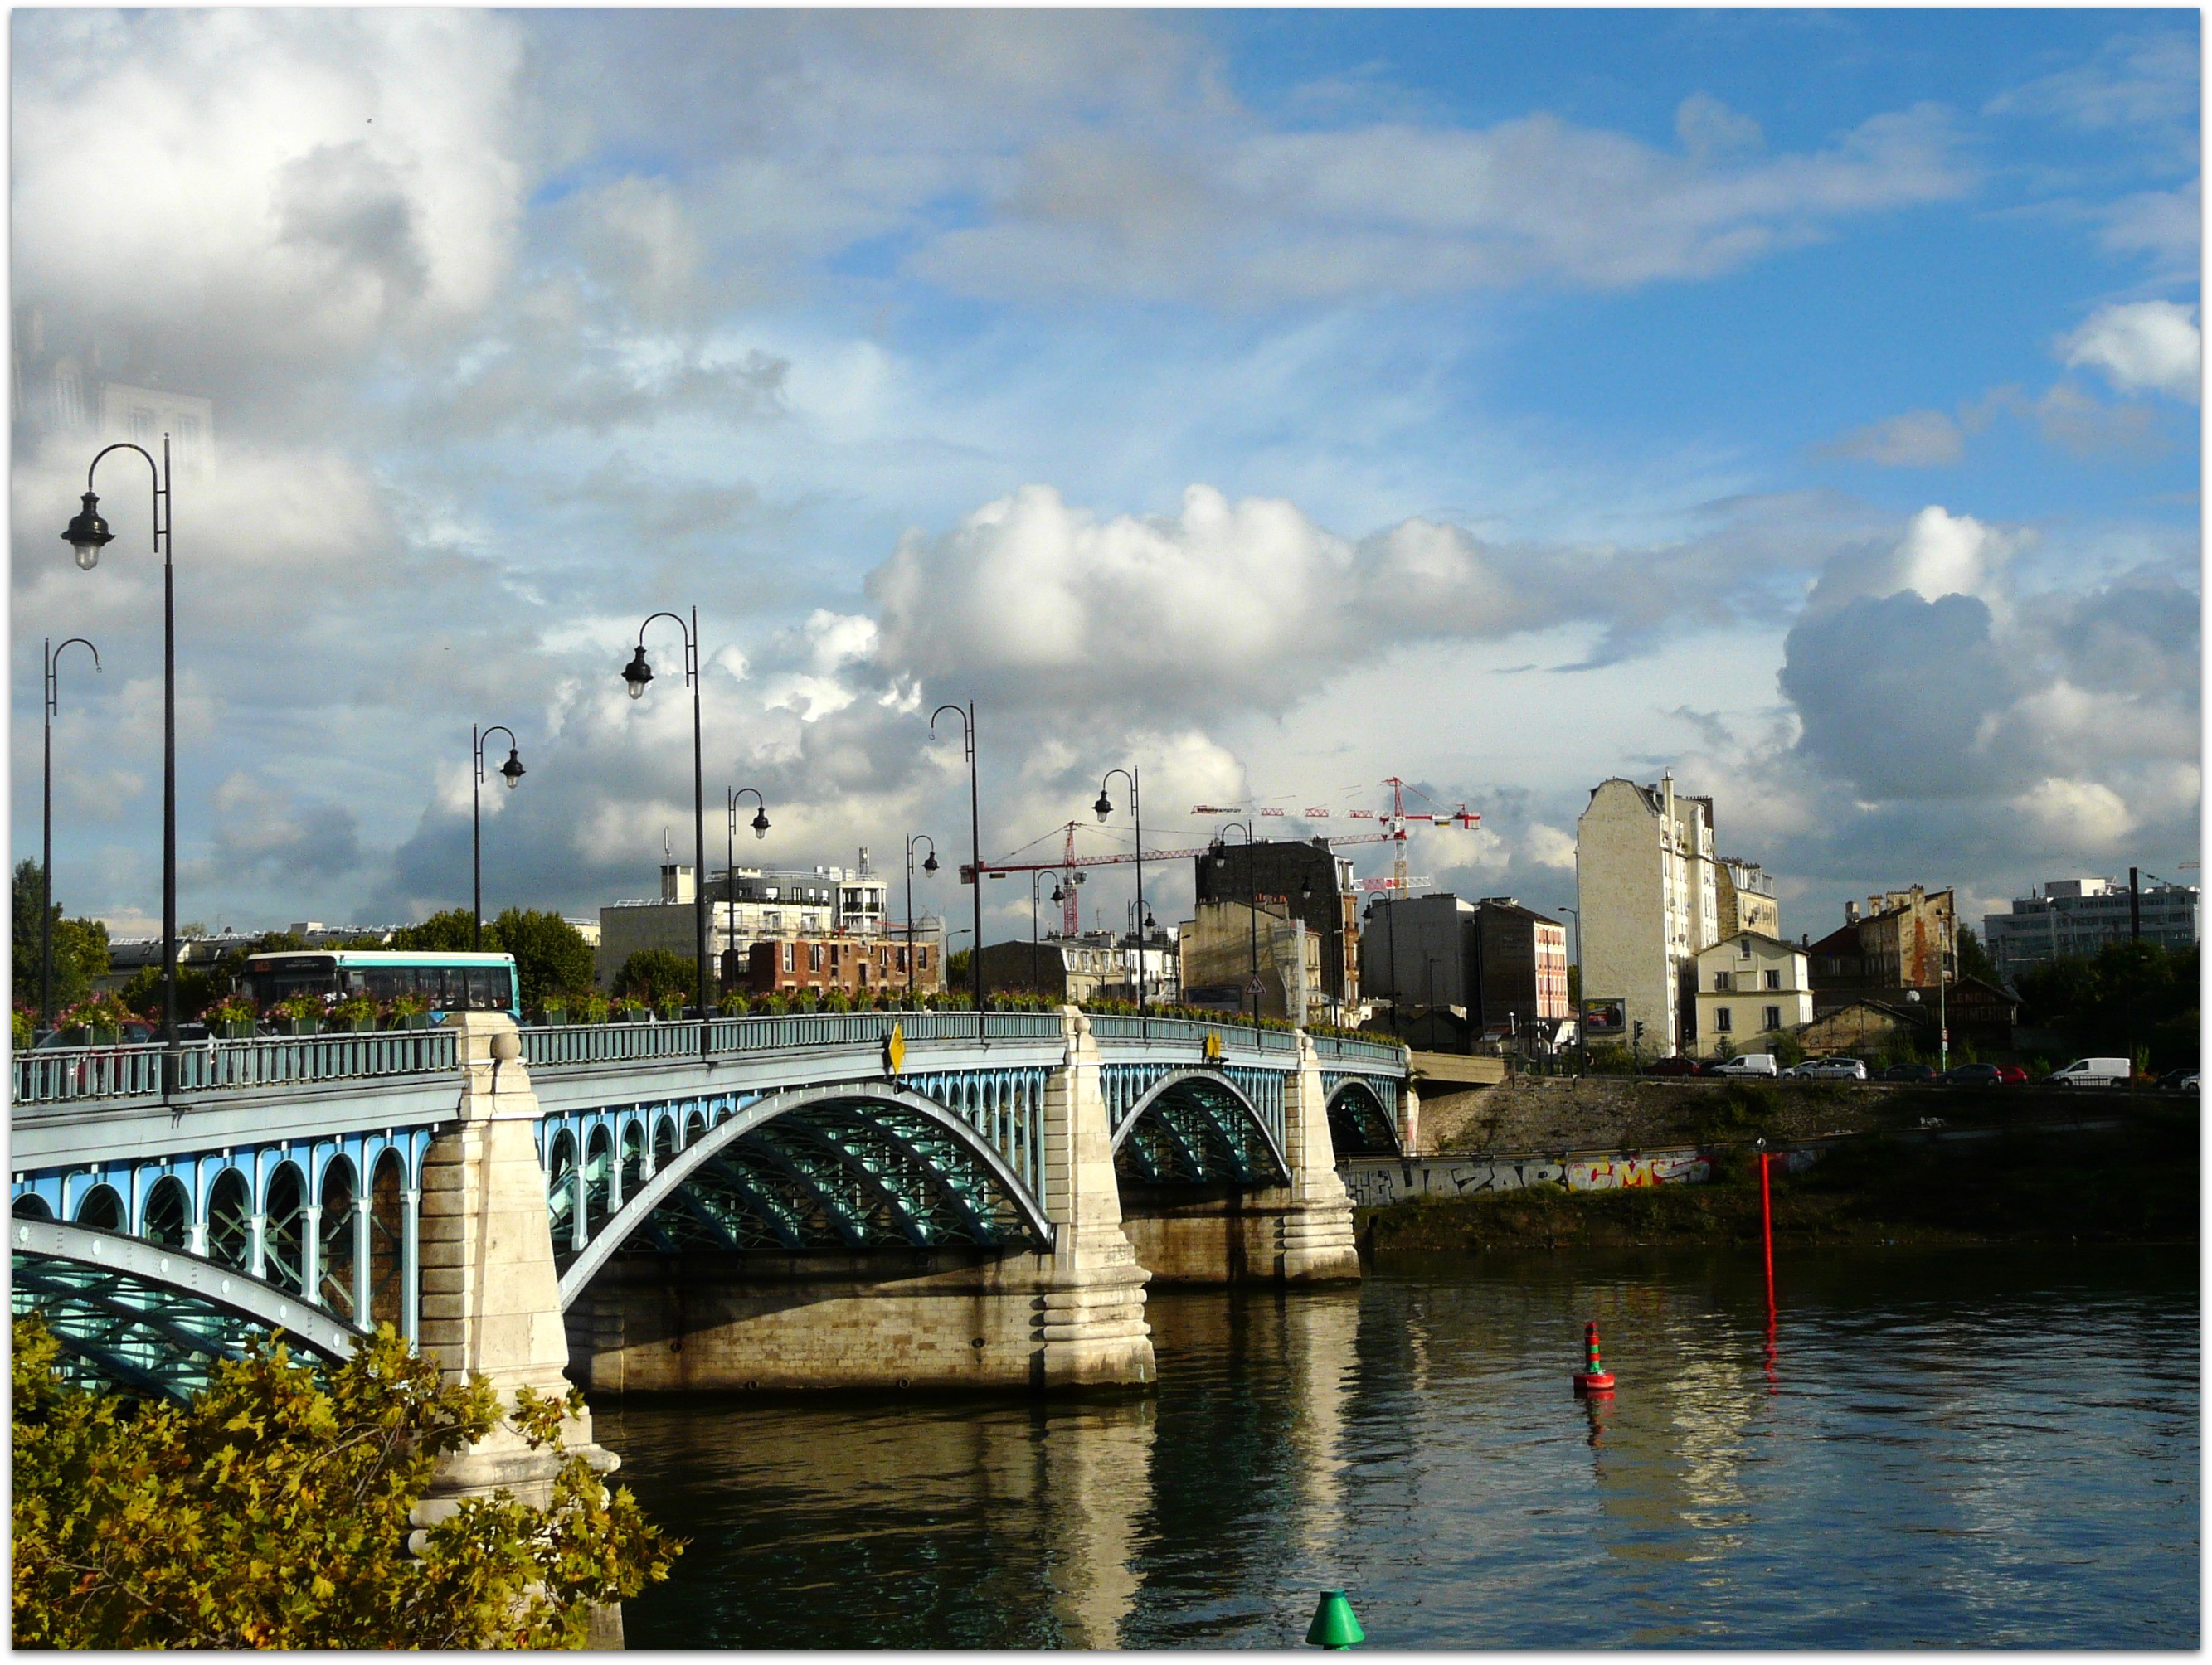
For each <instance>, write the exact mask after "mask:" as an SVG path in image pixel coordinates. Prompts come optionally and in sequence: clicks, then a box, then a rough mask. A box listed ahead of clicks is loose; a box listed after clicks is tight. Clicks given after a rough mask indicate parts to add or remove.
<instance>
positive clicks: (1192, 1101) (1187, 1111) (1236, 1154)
mask: <svg viewBox="0 0 2212 1665" xmlns="http://www.w3.org/2000/svg"><path fill="white" fill-rule="evenodd" d="M1114 1171H1115V1175H1116V1176H1118V1177H1119V1178H1120V1179H1121V1181H1122V1182H1124V1183H1126V1184H1136V1185H1235V1186H1240V1187H1244V1188H1254V1187H1260V1186H1269V1185H1283V1184H1287V1183H1288V1182H1289V1181H1290V1171H1291V1170H1290V1164H1289V1162H1288V1161H1287V1160H1286V1159H1285V1157H1284V1154H1283V1151H1282V1147H1281V1146H1280V1145H1279V1144H1278V1143H1277V1142H1276V1139H1275V1136H1274V1134H1273V1132H1272V1131H1271V1130H1270V1129H1269V1128H1268V1127H1267V1121H1266V1119H1265V1118H1264V1117H1263V1116H1261V1114H1260V1111H1259V1109H1258V1107H1257V1106H1255V1104H1254V1103H1252V1101H1251V1100H1250V1099H1249V1098H1248V1097H1245V1096H1244V1094H1243V1092H1241V1091H1238V1089H1237V1085H1236V1083H1234V1082H1233V1081H1231V1080H1230V1079H1228V1078H1227V1077H1226V1076H1225V1075H1224V1074H1222V1073H1220V1072H1218V1071H1217V1070H1207V1069H1182V1070H1172V1071H1170V1072H1169V1073H1167V1074H1166V1075H1164V1076H1163V1077H1161V1079H1159V1080H1158V1082H1156V1083H1154V1084H1153V1085H1152V1087H1151V1088H1150V1089H1148V1090H1147V1091H1146V1093H1145V1094H1144V1096H1143V1097H1140V1098H1139V1099H1138V1100H1137V1101H1136V1103H1134V1104H1133V1105H1132V1106H1131V1107H1130V1109H1129V1112H1128V1114H1127V1115H1125V1116H1124V1117H1123V1118H1122V1119H1121V1125H1120V1126H1119V1127H1116V1128H1115V1131H1114Z"/></svg>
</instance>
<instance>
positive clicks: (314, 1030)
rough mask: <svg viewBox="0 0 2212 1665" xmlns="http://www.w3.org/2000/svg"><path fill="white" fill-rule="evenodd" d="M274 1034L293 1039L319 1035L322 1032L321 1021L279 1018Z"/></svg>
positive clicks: (315, 1019)
mask: <svg viewBox="0 0 2212 1665" xmlns="http://www.w3.org/2000/svg"><path fill="white" fill-rule="evenodd" d="M276 1032H277V1033H278V1034H279V1035H289V1036H294V1037H295V1038H304V1037H305V1036H310V1035H320V1034H321V1033H322V1032H323V1020H322V1019H321V1018H278V1019H277V1020H276Z"/></svg>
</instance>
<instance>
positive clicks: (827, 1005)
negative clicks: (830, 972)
mask: <svg viewBox="0 0 2212 1665" xmlns="http://www.w3.org/2000/svg"><path fill="white" fill-rule="evenodd" d="M822 1008H823V1011H825V1012H850V1011H851V1010H852V1009H853V997H852V996H851V995H849V994H846V992H845V991H844V990H843V989H842V988H833V989H831V990H830V991H829V994H827V995H825V996H824V997H823V1001H822Z"/></svg>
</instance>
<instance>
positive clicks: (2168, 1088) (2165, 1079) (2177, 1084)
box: [2158, 1064, 2197, 1092]
mask: <svg viewBox="0 0 2212 1665" xmlns="http://www.w3.org/2000/svg"><path fill="white" fill-rule="evenodd" d="M2158 1090H2159V1091H2160V1092H2195V1091H2197V1066H2196V1065H2194V1064H2184V1065H2183V1066H2181V1067H2180V1068H2179V1069H2178V1070H2168V1071H2167V1072H2166V1073H2165V1074H2164V1075H2161V1076H2160V1077H2159V1078H2158Z"/></svg>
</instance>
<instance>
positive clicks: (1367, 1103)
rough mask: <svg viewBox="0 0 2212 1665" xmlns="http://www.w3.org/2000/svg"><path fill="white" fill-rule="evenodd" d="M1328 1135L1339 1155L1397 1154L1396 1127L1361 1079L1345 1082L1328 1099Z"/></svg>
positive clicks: (1371, 1090) (1370, 1089)
mask: <svg viewBox="0 0 2212 1665" xmlns="http://www.w3.org/2000/svg"><path fill="white" fill-rule="evenodd" d="M1328 1137H1329V1142H1330V1143H1331V1144H1332V1145H1334V1146H1335V1147H1336V1154H1337V1155H1338V1156H1339V1157H1348V1156H1354V1157H1370V1156H1396V1155H1398V1154H1399V1151H1398V1132H1397V1128H1396V1127H1395V1126H1394V1125H1393V1124H1392V1122H1391V1120H1390V1116H1389V1113H1388V1112H1387V1111H1386V1110H1385V1109H1383V1104H1382V1103H1381V1101H1380V1100H1379V1099H1378V1098H1377V1097H1376V1094H1375V1091H1374V1089H1373V1088H1371V1087H1370V1086H1369V1085H1367V1083H1365V1082H1364V1081H1359V1080H1352V1081H1348V1082H1346V1083H1345V1085H1343V1086H1341V1087H1340V1088H1339V1089H1338V1091H1337V1092H1336V1095H1335V1097H1333V1098H1331V1099H1330V1100H1329V1101H1328Z"/></svg>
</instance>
